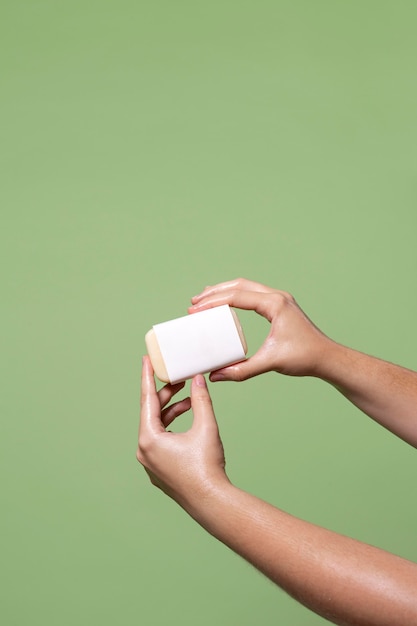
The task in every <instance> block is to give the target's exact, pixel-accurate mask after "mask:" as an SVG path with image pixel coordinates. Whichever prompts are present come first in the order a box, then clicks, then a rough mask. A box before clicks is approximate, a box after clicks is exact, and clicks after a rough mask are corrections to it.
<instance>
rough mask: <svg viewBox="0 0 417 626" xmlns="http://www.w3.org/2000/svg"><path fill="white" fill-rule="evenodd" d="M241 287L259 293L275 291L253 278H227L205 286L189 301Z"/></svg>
mask: <svg viewBox="0 0 417 626" xmlns="http://www.w3.org/2000/svg"><path fill="white" fill-rule="evenodd" d="M236 289H242V290H245V291H257V292H261V293H271V292H273V291H275V290H274V289H272V288H271V287H267V286H266V285H263V284H262V283H257V282H255V281H253V280H248V279H246V278H235V279H234V280H228V281H226V282H223V283H218V284H217V285H213V286H207V287H205V288H204V289H203V291H202V292H201V293H199V294H197V295H195V296H193V297H192V298H191V302H192V303H193V304H195V303H197V302H199V301H200V300H201V299H202V298H205V297H207V296H212V295H214V294H219V293H222V292H224V291H230V290H236Z"/></svg>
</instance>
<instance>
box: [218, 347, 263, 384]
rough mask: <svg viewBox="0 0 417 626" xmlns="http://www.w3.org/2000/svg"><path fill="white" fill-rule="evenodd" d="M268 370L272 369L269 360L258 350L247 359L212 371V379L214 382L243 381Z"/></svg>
mask: <svg viewBox="0 0 417 626" xmlns="http://www.w3.org/2000/svg"><path fill="white" fill-rule="evenodd" d="M268 371H270V363H269V361H268V360H267V359H266V358H265V355H262V353H259V352H257V353H256V354H254V355H253V356H252V357H250V358H249V359H247V360H246V361H242V362H240V363H236V365H229V367H222V368H221V369H218V370H214V371H213V372H211V373H210V380H211V382H213V383H214V382H218V381H226V380H230V381H235V382H241V381H243V380H248V378H253V377H254V376H258V375H259V374H264V373H265V372H268Z"/></svg>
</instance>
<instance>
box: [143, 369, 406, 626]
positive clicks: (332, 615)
mask: <svg viewBox="0 0 417 626" xmlns="http://www.w3.org/2000/svg"><path fill="white" fill-rule="evenodd" d="M174 391H175V390H173V389H172V388H170V386H167V387H166V388H163V389H162V390H161V391H160V392H159V394H158V393H157V392H156V389H155V383H154V379H153V372H152V367H151V365H150V362H149V359H148V358H145V360H144V366H143V372H142V399H141V421H140V428H139V445H138V451H137V458H138V460H139V462H140V463H141V464H142V465H143V466H144V467H145V469H146V471H147V472H148V474H149V475H150V477H151V480H152V482H153V484H155V485H157V486H158V487H159V488H160V489H162V490H163V491H164V492H165V493H166V494H168V495H169V496H170V497H172V498H173V499H174V500H175V501H176V502H178V503H179V504H180V505H181V506H182V507H183V508H184V510H185V511H187V512H188V513H189V514H190V515H191V516H192V517H193V518H194V519H195V520H196V521H197V522H198V523H199V524H200V525H201V526H202V527H203V528H205V529H206V530H207V531H208V532H209V533H211V534H212V535H213V536H214V537H216V538H217V539H219V540H220V541H222V542H223V543H224V544H225V545H227V546H228V547H230V548H231V549H232V550H234V551H235V552H236V553H238V554H239V555H241V556H242V557H243V558H245V559H246V560H247V561H248V562H250V563H251V564H252V565H254V566H255V567H256V568H257V569H259V570H260V571H261V572H263V573H264V574H265V575H266V576H268V577H269V578H270V579H271V580H272V581H273V582H274V583H276V584H277V585H279V586H280V587H281V588H282V589H284V590H285V591H286V592H287V593H289V594H290V595H291V596H293V597H294V598H295V599H296V600H298V601H299V602H301V603H302V604H304V605H305V606H307V607H308V608H310V609H311V610H312V611H314V612H316V613H318V614H320V615H322V616H323V617H325V618H326V619H328V620H330V621H332V622H334V623H335V624H343V625H352V626H361V625H363V626H365V625H366V626H392V624H402V625H403V626H417V595H416V589H417V565H416V564H414V563H411V562H410V561H407V560H405V559H402V558H399V557H397V556H394V555H393V554H390V553H388V552H384V551H382V550H379V549H378V548H374V547H372V546H369V545H367V544H363V543H360V542H358V541H355V540H353V539H350V538H348V537H344V536H342V535H338V534H337V533H333V532H331V531H328V530H326V529H324V528H321V527H319V526H315V525H313V524H310V523H308V522H305V521H303V520H300V519H297V518H296V517H293V516H291V515H289V514H287V513H285V512H284V511H281V510H279V509H277V508H275V507H273V506H271V505H270V504H267V503H266V502H264V501H262V500H260V499H258V498H256V497H254V496H252V495H250V494H248V493H245V492H244V491H241V490H240V489H238V488H236V487H235V486H234V485H232V484H231V483H230V481H229V480H228V478H227V476H226V473H225V461H224V454H223V447H222V443H221V440H220V436H219V431H218V427H217V423H216V419H215V416H214V413H213V408H212V404H211V400H210V396H209V393H208V390H207V387H206V385H205V381H204V378H203V377H202V376H197V377H195V378H194V379H193V381H192V385H191V406H192V409H193V414H194V418H193V423H192V426H191V428H190V430H189V431H187V432H185V433H178V434H177V433H170V432H167V431H166V430H165V426H166V424H167V423H169V422H170V421H172V419H175V417H176V416H177V415H180V414H181V413H182V412H184V410H187V408H189V402H188V400H184V401H182V402H180V403H176V404H174V405H172V407H170V408H167V409H164V408H163V407H164V406H165V404H166V402H168V401H169V399H170V398H171V397H172V396H173V393H174Z"/></svg>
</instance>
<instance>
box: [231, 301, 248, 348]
mask: <svg viewBox="0 0 417 626" xmlns="http://www.w3.org/2000/svg"><path fill="white" fill-rule="evenodd" d="M230 311H231V312H232V315H233V319H234V322H235V324H236V330H237V332H238V333H239V338H240V341H241V343H242V348H243V351H244V353H245V354H247V352H248V344H247V342H246V337H245V334H244V332H243V328H242V325H241V323H240V320H239V318H238V316H237V313H236V311H235V310H234V309H232V307H230Z"/></svg>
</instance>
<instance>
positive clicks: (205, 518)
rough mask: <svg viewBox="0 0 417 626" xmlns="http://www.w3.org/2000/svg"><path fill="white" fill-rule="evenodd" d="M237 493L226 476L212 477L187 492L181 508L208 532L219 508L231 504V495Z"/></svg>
mask: <svg viewBox="0 0 417 626" xmlns="http://www.w3.org/2000/svg"><path fill="white" fill-rule="evenodd" d="M235 491H238V489H237V487H235V486H234V485H233V484H232V483H231V482H230V480H229V479H228V477H227V475H226V474H223V475H222V476H218V477H215V478H214V477H213V478H211V479H210V480H207V481H205V482H204V483H201V484H199V485H198V487H197V488H196V489H193V490H192V491H189V492H188V493H187V494H185V495H184V498H182V501H181V503H180V504H181V506H182V507H183V508H184V509H185V511H186V512H187V513H188V514H189V515H191V517H193V518H194V519H195V520H196V521H197V522H198V523H199V524H200V525H201V526H203V527H204V528H206V529H207V530H209V531H210V527H211V526H212V524H213V522H214V520H215V519H216V517H217V516H218V512H219V510H220V509H221V507H222V506H223V505H224V504H225V503H227V502H231V500H232V499H233V493H234V492H235Z"/></svg>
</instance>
